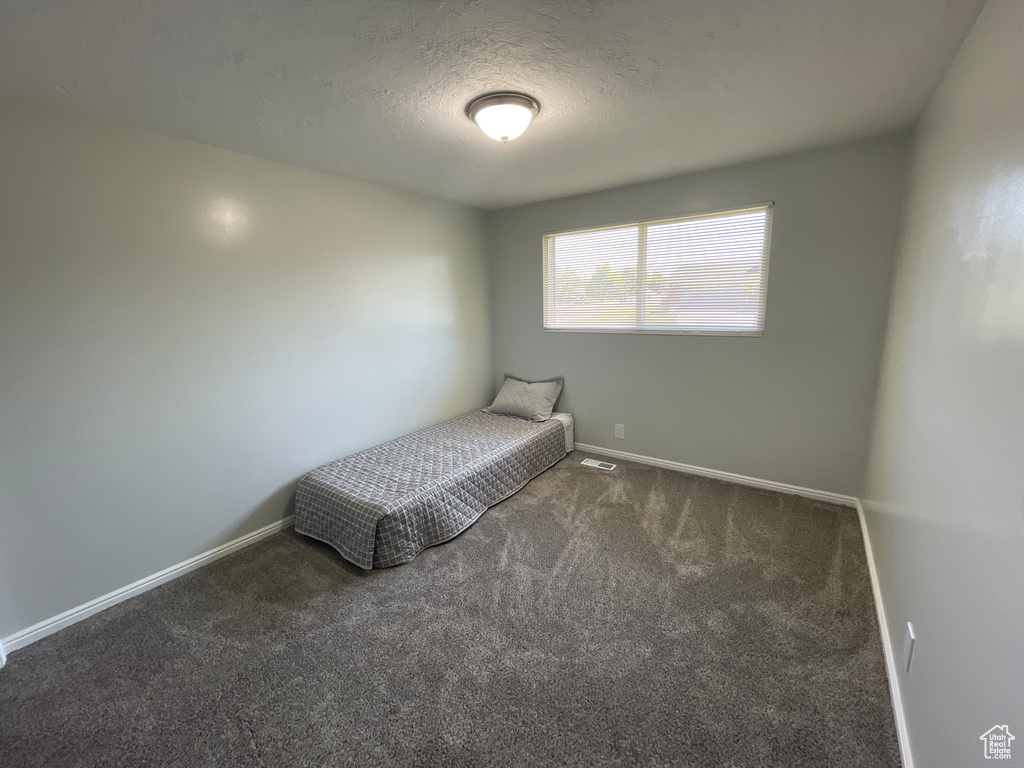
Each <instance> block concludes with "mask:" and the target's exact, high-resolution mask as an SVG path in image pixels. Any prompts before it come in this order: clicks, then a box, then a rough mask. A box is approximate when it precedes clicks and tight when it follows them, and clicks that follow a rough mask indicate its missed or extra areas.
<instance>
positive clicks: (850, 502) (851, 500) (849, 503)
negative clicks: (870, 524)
mask: <svg viewBox="0 0 1024 768" xmlns="http://www.w3.org/2000/svg"><path fill="white" fill-rule="evenodd" d="M576 449H577V450H580V451H587V452H588V453H596V454H598V455H600V456H611V457H612V458H616V459H622V460H624V461H635V462H636V463H637V464H649V465H651V466H652V467H662V468H664V469H673V470H675V471H677V472H689V473H690V474H691V475H702V476H704V477H713V478H715V479H716V480H725V481H726V482H729V483H739V484H740V485H749V486H752V487H754V488H764V489H765V490H768V491H778V492H780V493H789V494H794V495H796V496H803V497H804V498H808V499H814V500H816V501H827V502H830V503H832V504H841V505H843V506H844V507H856V506H857V498H856V497H855V496H845V495H843V494H841V493H832V492H831V491H816V490H814V489H813V488H804V487H803V486H800V485H790V484H789V483H777V482H775V481H774V480H761V479H759V478H756V477H747V476H746V475H737V474H734V473H732V472H722V471H720V470H717V469H708V468H707V467H696V466H694V465H693V464H681V463H680V462H678V461H667V460H665V459H656V458H654V457H653V456H642V455H640V454H639V453H627V452H626V451H616V450H614V449H612V448H602V447H600V446H597V445H584V444H583V443H576Z"/></svg>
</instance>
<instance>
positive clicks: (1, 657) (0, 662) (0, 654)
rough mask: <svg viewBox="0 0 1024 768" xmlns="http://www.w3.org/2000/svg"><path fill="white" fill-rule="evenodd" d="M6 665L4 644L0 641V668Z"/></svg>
mask: <svg viewBox="0 0 1024 768" xmlns="http://www.w3.org/2000/svg"><path fill="white" fill-rule="evenodd" d="M5 666H7V652H6V651H5V650H4V644H3V643H2V642H0V669H3V668H4V667H5Z"/></svg>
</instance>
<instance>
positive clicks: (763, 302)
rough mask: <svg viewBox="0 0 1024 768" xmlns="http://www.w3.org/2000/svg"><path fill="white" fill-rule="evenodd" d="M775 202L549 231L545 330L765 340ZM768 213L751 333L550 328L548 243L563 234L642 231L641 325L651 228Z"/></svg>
mask: <svg viewBox="0 0 1024 768" xmlns="http://www.w3.org/2000/svg"><path fill="white" fill-rule="evenodd" d="M774 205H775V204H774V202H772V201H768V202H765V203H754V204H751V205H743V206H739V207H736V208H723V209H718V210H714V211H705V212H702V213H694V214H687V215H685V216H673V217H670V218H657V219H645V220H642V221H630V222H623V223H621V224H608V225H605V226H599V227H586V228H584V229H571V230H562V231H558V232H545V233H544V234H543V238H542V252H543V265H542V269H543V275H542V279H543V320H542V324H543V329H544V331H546V332H548V333H618V334H628V335H635V334H653V335H659V334H660V335H670V336H747V337H763V336H764V329H765V326H766V325H767V315H768V266H769V264H770V262H771V242H772V219H773V215H774ZM760 210H765V211H766V212H767V219H766V222H765V239H764V252H763V254H764V255H763V257H762V268H761V276H762V277H761V295H760V296H759V299H758V300H759V302H760V306H761V308H762V310H761V326H760V328H757V329H754V330H749V331H738V330H703V329H700V330H691V329H687V328H664V327H652V328H647V327H644V326H643V325H637V326H636V327H635V328H586V327H575V328H552V327H549V326H548V319H549V313H553V309H554V298H555V280H556V275H555V270H554V269H549V265H548V259H549V256H548V254H549V246H548V243H549V241H550V240H551V239H553V238H555V237H559V236H563V235H576V234H583V233H589V232H600V231H602V230H612V229H623V228H626V227H637V228H638V254H637V280H638V285H637V314H636V316H637V318H638V322H639V319H640V318H643V317H644V316H645V314H646V311H645V307H644V301H645V299H646V291H645V290H644V287H643V283H642V282H639V281H640V280H641V276H642V275H644V276H645V275H646V259H647V253H646V247H647V245H646V239H647V238H646V235H647V228H648V227H651V226H656V225H659V224H671V223H675V222H680V221H693V220H697V219H709V218H715V217H718V216H728V215H731V214H738V213H743V212H746V211H760Z"/></svg>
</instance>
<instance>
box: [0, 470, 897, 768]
mask: <svg viewBox="0 0 1024 768" xmlns="http://www.w3.org/2000/svg"><path fill="white" fill-rule="evenodd" d="M581 458H583V454H581V453H580V452H578V451H577V452H576V453H573V454H571V455H570V456H569V457H567V458H566V459H565V460H563V461H562V462H560V463H559V464H557V465H556V466H555V467H553V468H552V469H550V470H548V471H547V472H546V473H544V474H543V475H541V476H540V477H538V478H537V479H535V480H534V481H533V482H531V483H530V484H529V485H528V486H527V487H526V488H525V489H523V490H522V491H520V492H519V493H518V494H516V495H515V496H513V497H512V498H511V499H509V500H508V501H505V502H503V503H502V504H499V505H498V506H496V507H494V508H492V509H491V510H489V511H488V512H487V513H485V514H484V516H483V518H481V520H480V521H479V522H478V523H477V524H476V525H474V526H473V527H472V528H470V529H469V531H467V532H466V533H464V534H463V535H462V536H460V537H458V538H457V539H455V540H454V541H452V542H449V543H448V544H444V545H442V546H440V547H436V548H434V549H431V550H427V551H426V552H424V553H423V554H421V555H420V556H419V557H418V558H417V559H416V560H414V561H413V562H412V563H411V564H409V565H405V566H402V567H399V568H392V569H387V570H382V571H373V572H370V573H364V572H361V571H358V570H357V569H355V568H353V567H351V566H347V565H346V564H345V563H344V562H343V561H342V560H341V559H340V558H339V557H338V556H337V555H336V554H335V553H334V551H333V550H332V549H330V548H329V547H326V546H324V545H322V544H318V543H316V542H314V541H311V540H308V539H304V538H302V537H301V536H299V535H298V534H295V533H294V532H291V531H289V532H285V533H281V534H277V535H275V536H272V537H270V538H268V539H266V540H264V541H262V542H260V543H258V544H256V545H254V546H252V547H249V548H248V549H246V550H243V551H242V552H239V553H237V554H235V555H232V556H230V557H227V558H225V559H223V560H220V561H219V562H217V563H215V564H214V565H212V566H209V567H207V568H204V569H202V570H199V571H195V572H193V573H192V574H189V575H188V576H185V577H183V578H181V579H178V580H177V581H174V582H172V583H169V584H167V585H164V586H162V587H159V588H157V589H155V590H153V591H151V592H149V593H147V594H145V595H142V596H140V597H137V598H134V599H132V600H129V601H128V602H125V603H122V604H120V605H118V606H115V607H114V608H111V609H109V610H107V611H105V612H104V613H102V614H99V615H97V616H94V617H92V618H91V619H88V620H86V621H84V622H82V623H80V624H78V625H75V626H73V627H70V628H68V629H66V630H64V631H62V632H60V633H58V634H56V635H54V636H52V637H49V638H47V639H45V640H42V641H40V642H38V643H36V644H34V645H32V646H29V647H28V648H25V649H23V650H21V651H18V652H16V653H14V654H12V655H11V657H10V659H9V660H8V666H7V668H5V669H3V670H0V755H2V759H0V762H2V763H3V765H4V766H5V767H6V768H14V767H15V766H64V765H81V766H145V765H161V766H207V765H209V766H213V765H222V766H229V765H230V766H307V765H308V766H321V765H353V766H392V765H395V766H399V765H416V766H448V765H450V766H485V765H493V766H505V765H530V766H596V765H631V766H632V765H637V766H657V765H679V766H701V767H702V768H704V767H706V766H775V765H777V766H803V765H814V766H825V765H829V766H895V765H898V764H899V757H898V749H897V744H896V736H895V731H894V727H893V716H892V710H891V708H890V704H889V693H888V689H887V683H886V678H885V672H884V667H883V660H882V652H881V646H880V642H879V633H878V627H877V625H876V621H875V614H874V606H873V604H872V597H871V588H870V584H869V580H868V574H867V567H866V564H865V557H864V550H863V545H862V542H861V536H860V529H859V527H858V523H857V518H856V514H855V513H854V512H853V511H852V510H849V509H845V508H842V507H835V506H830V505H827V504H821V503H817V502H811V501H807V500H804V499H800V498H797V497H794V496H784V495H781V494H776V493H769V492H765V491H760V490H755V489H751V488H745V487H742V486H737V485H730V484H727V483H721V482H718V481H715V480H709V479H705V478H700V477H694V476H690V475H684V474H679V473H675V472H669V471H665V470H659V469H654V468H651V467H644V466H639V465H635V464H620V466H619V469H618V470H617V471H616V472H614V473H606V472H602V471H601V470H596V469H589V468H586V467H581V466H580V465H579V461H580V459H581Z"/></svg>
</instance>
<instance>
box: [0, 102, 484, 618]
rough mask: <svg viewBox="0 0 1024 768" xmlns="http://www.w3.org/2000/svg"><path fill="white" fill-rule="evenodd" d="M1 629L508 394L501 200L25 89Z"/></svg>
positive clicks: (189, 550)
mask: <svg viewBox="0 0 1024 768" xmlns="http://www.w3.org/2000/svg"><path fill="white" fill-rule="evenodd" d="M0 244H2V248H3V250H2V252H0V596H2V597H0V637H4V636H8V635H10V634H12V633H14V632H15V631H18V630H21V629H23V628H25V627H28V626H30V625H32V624H34V623H36V622H38V621H40V620H43V619H46V618H49V617H51V616H53V615H55V614H57V613H60V612H61V611H64V610H66V609H68V608H71V607H74V606H76V605H79V604H81V603H83V602H85V601H87V600H90V599H92V598H95V597H97V596H99V595H102V594H104V593H106V592H109V591H111V590H114V589H117V588H119V587H122V586H124V585H126V584H128V583H130V582H133V581H135V580H137V579H139V578H142V577H144V576H148V575H150V574H152V573H154V572H156V571H159V570H161V569H163V568H165V567H167V566H170V565H172V564H175V563H178V562H180V561H182V560H185V559H187V558H189V557H192V556H193V555H196V554H198V553H200V552H203V551H205V550H208V549H210V548H212V547H215V546H217V545H219V544H221V543H223V542H226V541H229V540H231V539H234V538H236V537H238V536H240V535H242V534H245V533H247V532H249V531H252V530H254V529H256V528H259V527H261V526H263V525H266V524H268V523H270V522H273V521H274V520H278V519H280V518H281V517H282V516H283V515H284V514H285V512H286V506H287V503H288V501H289V497H290V495H291V492H292V490H293V488H294V484H295V482H296V479H297V478H298V477H299V476H301V475H302V474H303V473H304V472H305V471H307V470H308V469H310V468H312V467H314V466H316V465H318V464H320V463H322V462H324V461H326V460H329V459H332V458H335V457H338V456H341V455H344V454H347V453H350V452H352V451H355V450H357V449H360V448H364V447H366V446H369V445H372V444H374V443H378V442H380V441H382V440H384V439H386V438H391V437H394V436H397V435H399V434H402V433H405V432H408V431H410V430H412V429H414V428H418V427H421V426H424V425H426V424H429V423H431V422H436V421H438V420H440V419H443V418H446V417H449V416H452V415H455V414H457V413H460V412H464V411H467V410H470V409H471V408H474V407H478V406H480V405H481V404H483V403H484V402H485V401H486V400H487V398H488V397H489V396H490V395H491V394H492V392H491V381H490V378H491V365H490V357H489V349H490V339H489V336H490V331H489V310H488V307H487V289H486V274H485V267H486V265H485V261H484V258H483V255H482V249H483V220H482V214H480V213H479V212H476V211H473V210H471V209H468V208H465V207H461V206H458V205H454V204H450V203H446V202H441V201H439V200H436V199H432V198H429V197H424V196H421V195H416V194H409V193H404V192H398V191H394V190H390V189H385V188H382V187H378V186H373V185H369V184H361V183H356V182H353V181H347V180H344V179H340V178H337V177H333V176H327V175H321V174H317V173H313V172H309V171H305V170H301V169H297V168H292V167H289V166H285V165H280V164H277V163H272V162H267V161H264V160H259V159H256V158H253V157H249V156H246V155H240V154H235V153H231V152H226V151H222V150H218V149H214V148H211V147H207V146H203V145H200V144H194V143H191V142H187V141H181V140H177V139H171V138H168V137H165V136H161V135H157V134H152V133H142V132H138V131H133V130H128V129H125V128H118V127H109V126H104V125H101V124H98V123H94V122H90V121H84V120H80V119H78V118H74V117H71V116H68V115H65V114H50V113H45V112H40V111H36V110H34V109H29V108H26V107H22V106H18V105H15V104H11V103H4V104H0Z"/></svg>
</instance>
